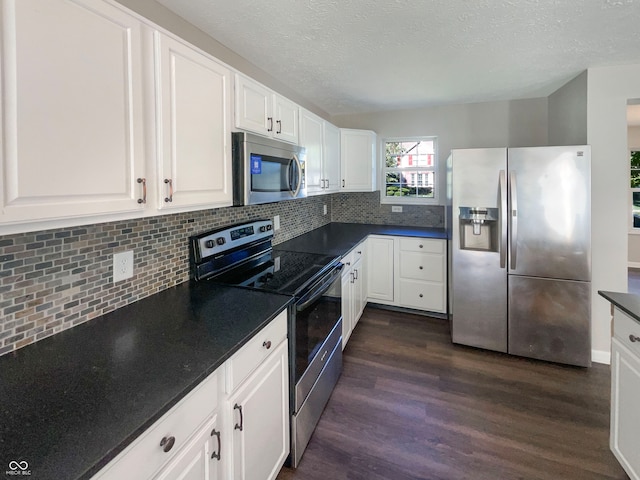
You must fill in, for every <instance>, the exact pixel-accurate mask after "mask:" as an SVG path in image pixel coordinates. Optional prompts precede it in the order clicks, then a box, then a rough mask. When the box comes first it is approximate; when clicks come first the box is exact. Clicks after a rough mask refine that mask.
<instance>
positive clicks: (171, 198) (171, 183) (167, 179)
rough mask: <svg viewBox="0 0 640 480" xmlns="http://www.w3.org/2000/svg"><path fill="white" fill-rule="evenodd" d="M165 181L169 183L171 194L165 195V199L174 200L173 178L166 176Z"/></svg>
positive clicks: (166, 200)
mask: <svg viewBox="0 0 640 480" xmlns="http://www.w3.org/2000/svg"><path fill="white" fill-rule="evenodd" d="M164 183H165V184H167V185H169V196H168V197H164V201H165V202H167V203H170V202H173V180H171V179H170V178H165V179H164Z"/></svg>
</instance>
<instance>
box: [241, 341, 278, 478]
mask: <svg viewBox="0 0 640 480" xmlns="http://www.w3.org/2000/svg"><path fill="white" fill-rule="evenodd" d="M287 365H288V364H287V342H282V343H281V344H280V345H279V346H278V347H277V348H276V350H275V351H274V352H273V353H272V354H271V355H270V356H269V357H268V359H267V360H265V362H264V363H263V364H262V365H261V366H260V368H258V369H257V370H256V371H255V372H254V373H253V374H252V375H251V376H250V377H249V378H248V379H247V381H246V382H245V383H244V384H243V385H242V386H241V387H240V388H239V389H238V390H237V392H236V393H235V394H233V395H232V396H231V397H230V399H229V403H228V411H229V415H230V416H231V418H232V419H233V421H232V422H231V423H232V424H233V426H234V427H233V436H232V454H233V474H232V477H231V478H233V479H235V480H273V479H275V478H276V476H277V475H278V472H279V471H280V469H281V468H282V465H283V464H284V461H285V459H286V458H287V455H288V454H289V383H288V382H289V380H288V366H287Z"/></svg>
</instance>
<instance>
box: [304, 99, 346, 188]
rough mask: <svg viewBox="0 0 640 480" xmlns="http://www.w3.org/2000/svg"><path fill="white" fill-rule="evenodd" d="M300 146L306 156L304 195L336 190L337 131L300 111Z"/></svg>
mask: <svg viewBox="0 0 640 480" xmlns="http://www.w3.org/2000/svg"><path fill="white" fill-rule="evenodd" d="M300 145H301V146H302V147H305V149H306V153H307V161H306V168H305V171H306V175H307V194H308V195H318V194H323V193H333V192H337V191H339V190H340V129H339V128H338V127H336V126H334V125H332V124H330V123H329V122H327V121H326V120H323V119H322V118H320V117H318V116H317V115H314V114H313V113H311V112H309V111H307V110H305V109H302V108H301V109H300Z"/></svg>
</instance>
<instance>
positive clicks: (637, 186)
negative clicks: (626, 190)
mask: <svg viewBox="0 0 640 480" xmlns="http://www.w3.org/2000/svg"><path fill="white" fill-rule="evenodd" d="M629 173H630V175H629V178H630V185H629V186H630V187H631V227H632V228H633V229H638V233H640V148H639V149H632V150H630V151H629Z"/></svg>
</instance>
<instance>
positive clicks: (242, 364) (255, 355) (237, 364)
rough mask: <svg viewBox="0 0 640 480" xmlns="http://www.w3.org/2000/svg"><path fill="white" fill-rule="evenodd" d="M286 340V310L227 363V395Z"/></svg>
mask: <svg viewBox="0 0 640 480" xmlns="http://www.w3.org/2000/svg"><path fill="white" fill-rule="evenodd" d="M286 338H287V310H284V311H283V312H281V313H280V314H279V315H278V316H277V317H276V318H274V319H273V321H272V322H271V323H270V324H269V325H267V326H266V327H264V328H263V329H262V330H261V331H260V332H259V333H258V334H257V335H256V336H255V337H253V338H252V339H251V340H249V341H248V342H247V344H246V345H244V346H243V347H242V348H241V349H240V350H239V351H238V352H237V353H236V354H235V355H234V356H233V357H231V358H230V359H229V360H228V361H227V363H226V364H225V365H226V379H227V388H226V390H227V393H231V392H233V391H234V390H235V389H236V388H237V387H238V385H240V384H241V383H242V381H243V380H244V379H245V378H247V377H248V376H249V374H250V373H251V372H253V371H254V370H255V369H256V368H257V367H258V366H259V365H260V364H261V363H262V362H263V361H264V360H265V359H266V358H267V357H268V356H269V354H270V353H271V352H273V351H274V350H275V348H276V347H277V346H278V345H280V343H281V342H282V341H283V340H284V339H286ZM268 342H271V343H270V344H269V343H268ZM267 345H269V348H267Z"/></svg>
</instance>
